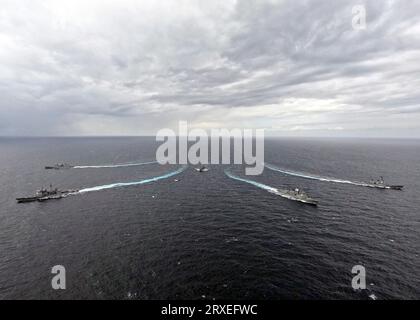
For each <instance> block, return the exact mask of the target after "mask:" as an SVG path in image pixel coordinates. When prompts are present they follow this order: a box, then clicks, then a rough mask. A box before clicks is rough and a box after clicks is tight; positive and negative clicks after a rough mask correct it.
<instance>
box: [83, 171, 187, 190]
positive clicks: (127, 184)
mask: <svg viewBox="0 0 420 320" xmlns="http://www.w3.org/2000/svg"><path fill="white" fill-rule="evenodd" d="M186 168H187V167H186V166H184V167H181V168H179V169H178V170H175V171H172V172H169V173H167V174H164V175H161V176H156V177H153V178H148V179H144V180H140V181H134V182H118V183H112V184H106V185H102V186H96V187H91V188H85V189H81V190H79V192H78V193H86V192H94V191H102V190H107V189H114V188H122V187H131V186H138V185H142V184H147V183H151V182H156V181H159V180H163V179H168V178H170V177H173V176H175V175H178V174H180V173H182V172H183V171H185V169H186Z"/></svg>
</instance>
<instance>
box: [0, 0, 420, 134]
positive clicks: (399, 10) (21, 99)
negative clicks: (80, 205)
mask: <svg viewBox="0 0 420 320" xmlns="http://www.w3.org/2000/svg"><path fill="white" fill-rule="evenodd" d="M358 4H364V5H365V6H366V11H367V26H366V30H354V29H353V28H352V19H353V13H352V7H353V6H354V5H358ZM178 120H187V121H189V124H190V125H191V126H192V127H199V128H204V129H208V128H221V127H226V128H235V127H238V128H264V129H266V135H281V136H284V135H286V136H290V135H292V136H312V135H321V136H325V135H326V136H390V137H401V136H406V137H420V1H418V0H411V1H410V0H400V1H377V0H372V1H361V0H357V1H352V0H346V1H344V0H343V1H337V0H331V1H325V0H318V1H307V0H290V1H288V0H279V1H275V0H270V1H268V0H267V1H265V0H264V1H263V0H255V1H250V0H242V1H230V0H221V1H208V0H203V1H198V0H195V1H193V0H191V1H183V0H167V1H156V0H150V1H139V0H136V1H134V0H133V1H121V0H119V1H116V0H115V1H104V0H100V1H99V0H98V1H93V0H82V1H75V0H72V1H67V0H66V1H58V0H51V1H38V0H35V1H33V0H32V1H24V0H10V1H9V0H0V135H23V136H45V135H154V134H155V133H156V132H157V130H159V129H161V128H165V127H169V128H176V127H177V121H178Z"/></svg>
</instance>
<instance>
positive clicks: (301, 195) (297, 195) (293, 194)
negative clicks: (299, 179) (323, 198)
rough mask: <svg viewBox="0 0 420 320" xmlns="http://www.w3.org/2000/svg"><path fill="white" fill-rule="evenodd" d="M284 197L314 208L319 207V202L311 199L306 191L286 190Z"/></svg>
mask: <svg viewBox="0 0 420 320" xmlns="http://www.w3.org/2000/svg"><path fill="white" fill-rule="evenodd" d="M283 196H284V197H285V198H287V199H290V200H294V201H299V202H303V203H306V204H310V205H313V206H317V205H318V201H317V200H315V199H312V198H311V197H309V196H308V195H307V194H306V193H305V192H304V191H302V190H300V189H299V188H296V189H294V190H286V191H285V193H284V194H283Z"/></svg>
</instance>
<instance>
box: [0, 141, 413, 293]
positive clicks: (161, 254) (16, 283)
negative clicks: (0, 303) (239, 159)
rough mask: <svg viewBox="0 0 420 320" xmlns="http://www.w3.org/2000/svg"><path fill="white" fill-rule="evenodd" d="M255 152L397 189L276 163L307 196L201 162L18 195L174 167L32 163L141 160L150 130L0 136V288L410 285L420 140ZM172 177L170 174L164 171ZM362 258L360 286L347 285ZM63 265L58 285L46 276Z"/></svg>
mask: <svg viewBox="0 0 420 320" xmlns="http://www.w3.org/2000/svg"><path fill="white" fill-rule="evenodd" d="M265 149H266V153H265V159H266V161H267V162H269V163H271V164H273V165H276V166H278V167H281V168H285V169H289V170H294V171H299V172H306V173H312V174H317V175H320V176H327V177H335V178H340V179H348V180H357V181H361V180H362V181H363V180H369V179H370V178H373V177H375V178H376V177H379V176H384V177H385V179H386V180H387V181H388V182H389V183H396V184H403V185H405V189H404V191H390V190H378V189H371V188H366V187H360V186H354V185H349V184H338V183H329V182H322V181H317V180H309V179H304V178H300V177H296V176H288V175H285V174H282V173H279V172H274V171H272V170H268V169H266V170H265V171H264V173H263V174H262V175H261V176H256V177H247V176H245V175H244V171H243V168H242V167H238V166H231V167H230V168H229V170H230V171H231V172H233V173H234V174H236V175H238V176H241V177H243V178H246V179H252V180H254V181H257V182H259V183H263V184H265V185H269V186H272V187H275V188H294V187H301V188H303V189H305V190H306V191H307V193H309V194H310V195H311V196H312V197H314V198H316V199H318V200H319V201H320V205H319V206H318V208H316V207H311V206H307V205H303V204H299V203H295V202H293V201H290V200H287V199H284V198H281V197H279V196H276V195H273V194H271V193H269V192H267V191H266V190H263V189H260V188H257V187H255V186H253V185H250V184H246V183H243V182H241V181H237V180H233V179H230V178H228V177H227V176H226V175H225V174H224V170H225V169H226V168H227V166H222V165H220V166H217V165H212V166H210V171H209V172H207V173H197V172H196V171H195V170H194V169H193V166H189V167H188V168H187V169H186V170H185V171H183V172H182V173H180V174H178V175H176V176H173V177H170V178H168V179H162V180H159V181H155V182H152V183H149V184H143V185H136V186H130V187H124V188H114V189H108V190H103V191H98V192H88V193H85V194H81V195H76V196H72V197H68V198H65V199H62V200H59V201H49V202H45V203H30V204H17V203H16V201H15V198H16V197H19V196H25V195H31V194H32V193H34V191H35V190H37V189H39V188H41V187H42V186H48V185H49V184H50V183H52V184H53V185H55V186H57V187H60V188H64V189H65V188H78V189H81V188H86V187H94V186H98V185H106V184H112V183H116V182H132V181H142V180H144V179H149V178H153V177H156V176H162V175H165V174H167V173H168V172H173V171H174V170H177V169H178V168H179V166H159V165H157V164H148V165H144V166H132V167H122V168H114V169H109V168H108V169H70V170H60V171H46V170H44V169H43V167H44V166H45V165H49V164H54V163H57V162H68V163H72V164H77V165H100V164H116V163H133V162H147V161H153V160H154V159H155V150H156V143H155V142H154V140H153V139H152V138H97V139H96V138H60V139H58V138H49V139H6V138H3V139H0V298H2V299H11V298H18V299H34V298H35V299H87V298H90V299H107V298H110V299H203V298H205V299H223V298H225V299H250V298H254V299H367V298H368V296H369V295H371V294H374V295H375V296H376V297H377V298H378V299H419V298H420V257H419V251H420V250H419V249H420V193H419V190H420V166H419V159H420V141H416V140H358V141H353V140H346V139H341V140H315V139H313V140H300V139H299V140H285V139H268V140H267V141H266V145H265ZM175 179H177V180H179V181H175ZM357 264H361V265H363V266H365V268H366V272H367V285H368V290H366V291H360V292H356V291H354V290H353V289H352V288H351V279H352V276H353V275H352V274H351V269H352V267H353V266H354V265H357ZM54 265H63V266H65V267H66V271H67V289H66V290H63V291H55V290H53V289H51V278H52V276H53V275H52V274H51V268H52V266H54Z"/></svg>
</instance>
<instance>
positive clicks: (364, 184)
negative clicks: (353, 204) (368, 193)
mask: <svg viewBox="0 0 420 320" xmlns="http://www.w3.org/2000/svg"><path fill="white" fill-rule="evenodd" d="M264 166H265V167H266V168H267V169H270V170H273V171H277V172H281V173H284V174H287V175H290V176H295V177H301V178H306V179H312V180H318V181H325V182H334V183H345V184H352V185H356V186H362V187H369V184H367V183H364V182H357V181H350V180H341V179H335V178H329V177H321V176H317V175H312V174H308V173H303V172H296V171H291V170H285V169H280V168H278V167H276V166H273V165H272V164H268V163H264Z"/></svg>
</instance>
